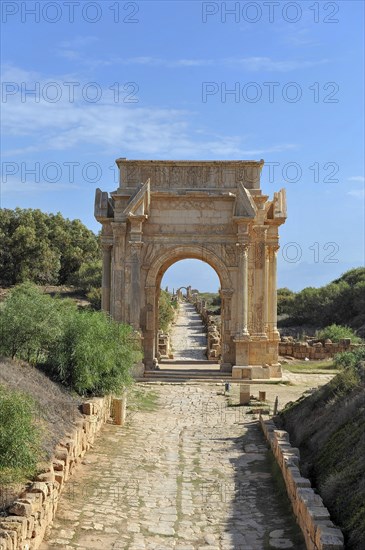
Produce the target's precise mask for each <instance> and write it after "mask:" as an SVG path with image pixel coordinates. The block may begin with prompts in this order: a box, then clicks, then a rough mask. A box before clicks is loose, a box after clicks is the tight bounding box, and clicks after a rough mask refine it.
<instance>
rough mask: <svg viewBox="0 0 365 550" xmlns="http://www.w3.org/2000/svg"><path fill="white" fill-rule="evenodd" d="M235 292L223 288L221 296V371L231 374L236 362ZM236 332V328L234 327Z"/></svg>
mask: <svg viewBox="0 0 365 550" xmlns="http://www.w3.org/2000/svg"><path fill="white" fill-rule="evenodd" d="M233 294H234V291H233V289H232V288H222V289H221V290H220V296H221V348H222V358H221V370H222V371H224V372H231V371H232V365H233V362H234V351H235V350H234V343H233V340H232V336H231V322H232V319H231V308H232V296H233ZM233 330H234V327H233Z"/></svg>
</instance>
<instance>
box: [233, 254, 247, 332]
mask: <svg viewBox="0 0 365 550" xmlns="http://www.w3.org/2000/svg"><path fill="white" fill-rule="evenodd" d="M238 253H239V260H238V277H239V280H238V288H237V290H238V296H237V299H238V308H239V311H238V327H237V329H238V330H237V333H236V339H238V338H243V339H248V338H249V332H248V328H247V325H248V244H246V243H240V244H239V245H238Z"/></svg>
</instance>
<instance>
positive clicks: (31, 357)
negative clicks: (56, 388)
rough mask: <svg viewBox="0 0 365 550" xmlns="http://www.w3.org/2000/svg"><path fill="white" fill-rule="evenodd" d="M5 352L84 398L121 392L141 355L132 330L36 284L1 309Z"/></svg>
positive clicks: (10, 298) (17, 292)
mask: <svg viewBox="0 0 365 550" xmlns="http://www.w3.org/2000/svg"><path fill="white" fill-rule="evenodd" d="M0 334H1V336H2V338H1V341H0V353H2V354H3V355H5V356H10V357H12V358H14V357H16V358H19V359H24V360H27V361H29V362H31V363H32V364H34V365H37V366H38V367H39V366H42V368H43V369H44V370H45V372H46V373H48V374H50V375H52V376H53V377H54V378H55V379H56V380H57V381H59V382H61V383H62V384H64V385H66V386H68V387H71V388H73V389H74V390H75V391H76V392H77V393H79V394H80V395H85V394H87V395H103V394H105V393H111V392H119V391H120V390H121V389H122V388H123V386H124V385H126V384H128V383H130V382H131V377H130V374H129V373H130V370H131V367H132V365H133V364H134V362H136V361H137V360H139V359H140V357H141V353H140V350H139V347H138V345H137V340H136V338H135V336H134V334H133V332H132V329H131V327H129V326H127V325H120V324H119V323H117V322H115V321H113V320H112V319H111V318H110V317H109V316H108V315H106V314H105V313H104V312H100V311H98V312H96V311H83V312H80V311H78V309H77V306H76V305H75V303H73V302H72V301H71V300H69V301H68V300H61V299H59V298H57V297H56V298H51V297H50V296H47V295H45V294H43V293H42V292H41V291H40V290H39V289H38V288H37V287H36V286H35V285H33V284H31V283H24V284H22V285H19V286H18V287H16V288H14V289H13V290H12V292H11V293H10V294H9V295H8V297H7V299H6V301H5V302H4V303H3V304H2V305H1V307H0Z"/></svg>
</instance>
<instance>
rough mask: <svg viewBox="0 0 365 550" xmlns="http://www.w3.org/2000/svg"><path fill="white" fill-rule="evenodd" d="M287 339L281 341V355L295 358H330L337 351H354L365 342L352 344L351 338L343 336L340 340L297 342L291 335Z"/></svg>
mask: <svg viewBox="0 0 365 550" xmlns="http://www.w3.org/2000/svg"><path fill="white" fill-rule="evenodd" d="M283 339H285V341H282V342H279V355H282V356H285V355H289V356H290V357H294V358H295V359H305V358H306V357H307V358H308V359H330V358H331V357H334V355H336V353H341V352H343V351H353V350H355V349H358V348H360V347H365V345H364V344H351V339H350V338H343V339H342V340H340V341H339V342H336V343H334V342H330V341H325V340H322V341H315V340H309V341H307V342H295V341H294V340H293V339H290V337H285V338H283Z"/></svg>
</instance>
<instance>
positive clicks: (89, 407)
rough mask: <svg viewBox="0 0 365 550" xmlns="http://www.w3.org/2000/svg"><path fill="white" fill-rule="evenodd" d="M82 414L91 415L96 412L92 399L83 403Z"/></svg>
mask: <svg viewBox="0 0 365 550" xmlns="http://www.w3.org/2000/svg"><path fill="white" fill-rule="evenodd" d="M81 411H82V414H86V415H91V414H94V404H93V403H92V401H85V402H84V403H83V404H82V405H81Z"/></svg>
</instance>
